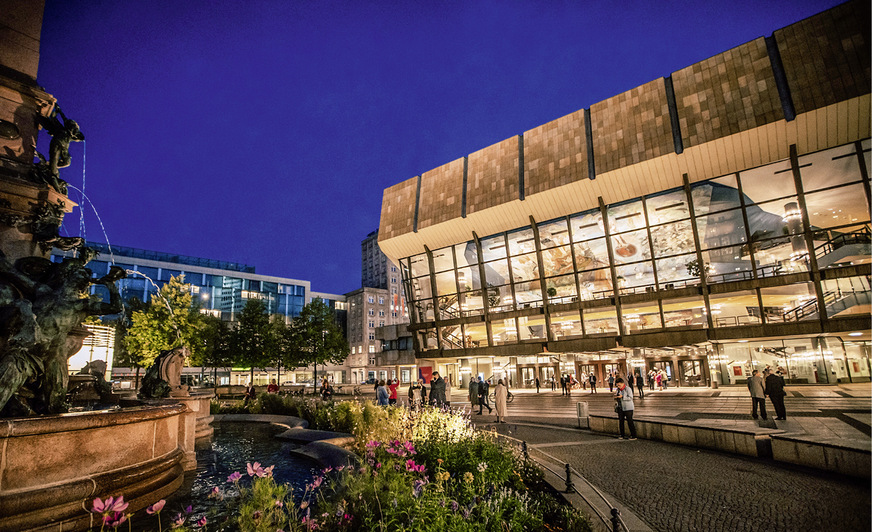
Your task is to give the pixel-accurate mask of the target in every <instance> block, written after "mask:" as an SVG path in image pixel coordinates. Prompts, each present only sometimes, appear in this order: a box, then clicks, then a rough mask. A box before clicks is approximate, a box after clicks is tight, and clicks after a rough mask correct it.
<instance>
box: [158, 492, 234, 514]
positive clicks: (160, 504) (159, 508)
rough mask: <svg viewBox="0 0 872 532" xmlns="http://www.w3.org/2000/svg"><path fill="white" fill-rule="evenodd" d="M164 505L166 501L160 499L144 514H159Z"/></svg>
mask: <svg viewBox="0 0 872 532" xmlns="http://www.w3.org/2000/svg"><path fill="white" fill-rule="evenodd" d="M215 489H218V488H215ZM166 503H167V501H165V500H163V499H161V500H159V501H157V502H156V503H154V504H152V505H151V506H149V507H148V508H146V509H145V513H147V514H148V515H154V514H159V513H160V511H161V510H163V507H164V505H165V504H166Z"/></svg>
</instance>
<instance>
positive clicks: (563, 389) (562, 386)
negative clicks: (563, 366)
mask: <svg viewBox="0 0 872 532" xmlns="http://www.w3.org/2000/svg"><path fill="white" fill-rule="evenodd" d="M560 395H566V377H564V376H563V375H562V374H561V375H560Z"/></svg>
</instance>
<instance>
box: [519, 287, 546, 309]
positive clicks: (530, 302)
mask: <svg viewBox="0 0 872 532" xmlns="http://www.w3.org/2000/svg"><path fill="white" fill-rule="evenodd" d="M515 298H516V299H517V300H518V308H519V309H521V308H530V307H539V306H542V290H541V289H540V287H539V281H532V282H524V283H515Z"/></svg>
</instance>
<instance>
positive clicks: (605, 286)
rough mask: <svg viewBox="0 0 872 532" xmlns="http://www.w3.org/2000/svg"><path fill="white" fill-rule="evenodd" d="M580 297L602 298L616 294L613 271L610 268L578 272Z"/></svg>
mask: <svg viewBox="0 0 872 532" xmlns="http://www.w3.org/2000/svg"><path fill="white" fill-rule="evenodd" d="M578 284H579V290H580V292H579V294H578V295H579V297H580V298H581V299H583V300H590V299H601V298H606V297H611V296H612V295H613V294H614V287H613V286H612V273H611V270H609V269H608V268H601V269H599V270H592V271H586V272H581V273H579V274H578Z"/></svg>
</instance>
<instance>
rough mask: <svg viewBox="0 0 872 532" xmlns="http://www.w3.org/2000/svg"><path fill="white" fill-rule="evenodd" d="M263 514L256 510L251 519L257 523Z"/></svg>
mask: <svg viewBox="0 0 872 532" xmlns="http://www.w3.org/2000/svg"><path fill="white" fill-rule="evenodd" d="M260 516H261V513H260V510H255V511H254V513H253V514H251V518H252V519H254V520H255V521H257V520H258V519H260Z"/></svg>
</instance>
